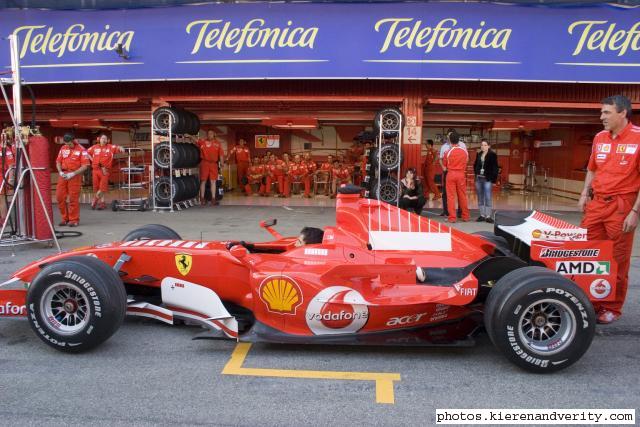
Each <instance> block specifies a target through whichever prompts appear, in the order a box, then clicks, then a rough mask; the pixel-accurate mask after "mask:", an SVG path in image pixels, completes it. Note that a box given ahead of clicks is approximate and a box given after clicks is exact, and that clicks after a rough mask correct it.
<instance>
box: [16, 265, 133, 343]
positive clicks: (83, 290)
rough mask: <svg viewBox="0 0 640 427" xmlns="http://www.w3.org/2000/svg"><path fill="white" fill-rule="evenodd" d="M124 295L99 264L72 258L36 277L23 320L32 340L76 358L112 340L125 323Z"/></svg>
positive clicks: (113, 275)
mask: <svg viewBox="0 0 640 427" xmlns="http://www.w3.org/2000/svg"><path fill="white" fill-rule="evenodd" d="M126 309H127V294H126V292H125V289H124V285H123V284H122V281H121V280H120V277H119V276H118V273H116V271H115V270H114V269H113V268H112V267H110V266H109V265H107V264H106V263H104V262H103V261H101V260H99V259H97V258H93V257H90V256H75V257H70V258H66V259H63V260H61V261H57V262H54V263H52V264H50V265H48V266H46V267H45V268H43V269H42V271H40V273H38V275H37V276H36V278H35V279H34V280H33V282H32V283H31V285H30V286H29V291H28V293H27V317H28V321H29V324H30V325H31V328H32V329H33V331H34V332H35V333H36V335H37V336H38V337H39V338H40V339H41V340H42V341H43V342H44V343H45V344H47V345H49V346H50V347H53V348H55V349H56V350H60V351H64V352H69V353H79V352H82V351H86V350H89V349H92V348H94V347H96V346H98V345H100V344H102V343H103V342H104V341H106V340H107V339H108V338H109V337H110V336H111V335H113V334H114V333H115V332H116V331H117V330H118V328H119V327H120V325H121V324H122V321H123V320H124V316H125V313H126Z"/></svg>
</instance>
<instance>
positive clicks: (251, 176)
mask: <svg viewBox="0 0 640 427" xmlns="http://www.w3.org/2000/svg"><path fill="white" fill-rule="evenodd" d="M263 180H264V166H263V165H262V160H261V159H260V157H257V156H256V157H254V158H253V164H252V165H251V166H249V169H247V185H245V186H244V195H245V196H249V195H251V194H252V193H253V189H252V188H251V185H252V184H258V194H260V195H262V194H263V193H264V181H263Z"/></svg>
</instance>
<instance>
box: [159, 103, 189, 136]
mask: <svg viewBox="0 0 640 427" xmlns="http://www.w3.org/2000/svg"><path fill="white" fill-rule="evenodd" d="M185 125H186V121H185V117H184V114H183V113H182V112H181V111H180V110H178V109H177V108H172V107H160V108H157V109H156V110H155V111H154V112H153V127H154V128H155V130H156V132H157V133H159V134H162V135H167V134H168V133H169V130H171V133H175V134H179V133H183V129H184V127H185Z"/></svg>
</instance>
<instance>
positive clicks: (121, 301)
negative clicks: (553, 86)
mask: <svg viewBox="0 0 640 427" xmlns="http://www.w3.org/2000/svg"><path fill="white" fill-rule="evenodd" d="M359 193H360V189H359V188H352V187H344V188H342V189H341V194H339V196H338V199H337V206H336V226H335V227H327V228H325V229H324V237H323V241H322V243H321V244H314V245H306V246H297V245H296V240H297V239H296V238H295V237H282V236H280V235H279V234H278V233H277V232H276V231H275V230H273V228H272V226H273V225H274V224H275V221H270V222H269V223H267V224H263V226H264V227H265V228H266V229H267V230H268V231H269V232H270V233H271V234H272V235H273V236H274V237H275V240H273V241H269V242H262V243H247V242H243V241H221V242H218V241H193V240H182V239H180V236H178V235H177V234H176V233H175V232H174V231H173V230H171V229H169V228H167V227H164V226H161V225H148V226H144V227H141V228H139V229H137V230H134V231H132V232H131V233H129V234H128V235H127V236H126V237H125V238H124V239H123V241H119V242H114V243H107V244H101V245H97V246H92V247H84V248H78V249H75V250H73V251H70V252H67V253H63V254H60V255H54V256H51V257H47V258H44V259H41V260H39V261H36V262H34V263H32V264H30V265H28V266H27V267H25V268H23V269H21V270H19V271H18V272H16V273H15V274H14V275H13V277H12V279H10V280H9V281H7V282H5V283H4V284H3V285H1V287H0V308H1V309H2V312H1V313H0V315H4V316H26V317H27V319H28V321H29V322H30V324H31V326H32V328H33V330H34V331H35V333H36V335H37V336H38V337H40V338H41V339H42V340H43V341H44V342H45V343H46V344H48V345H50V346H52V347H54V348H56V349H59V350H62V351H68V352H79V351H83V350H87V349H90V348H92V347H95V346H97V345H99V344H100V343H102V342H103V341H105V340H106V339H108V338H109V337H110V336H111V335H112V334H113V333H114V332H115V331H116V330H117V329H118V327H119V326H120V325H121V323H122V320H123V318H124V316H125V314H128V315H137V316H146V317H151V318H154V319H157V320H159V321H162V322H166V323H169V324H173V323H174V322H175V321H176V319H181V320H188V321H191V322H197V323H200V324H202V325H204V326H206V327H207V328H208V331H207V332H206V333H205V335H206V336H205V337H208V338H229V339H233V340H238V341H247V342H259V341H268V342H279V343H328V344H373V345H413V346H417V345H458V346H461V345H471V344H473V338H472V334H473V333H474V332H475V331H476V330H478V329H479V328H480V327H482V326H484V328H485V329H486V330H487V332H488V334H489V336H490V338H491V340H492V342H493V343H494V344H495V346H496V347H497V348H498V349H500V351H501V352H502V353H503V354H505V355H506V357H507V358H508V359H510V360H511V361H512V362H514V363H515V364H517V365H518V366H520V367H522V368H525V369H527V370H530V371H536V372H551V371H555V370H559V369H562V368H565V367H567V366H569V365H571V364H572V363H574V362H575V361H577V360H578V359H579V358H580V357H581V356H582V354H584V352H585V351H586V350H587V348H588V347H589V345H590V343H591V340H592V338H593V336H594V331H595V314H594V310H593V306H592V303H591V301H590V300H593V301H595V300H599V301H606V300H608V299H610V298H612V297H613V296H614V294H615V289H614V286H615V277H616V264H615V262H613V261H612V259H613V257H612V250H613V249H612V243H611V242H608V241H587V240H586V232H585V230H583V229H579V228H577V227H575V226H573V225H571V224H568V223H566V222H563V221H559V220H556V219H554V218H552V217H549V216H547V215H544V214H542V213H539V212H533V213H526V214H521V213H510V214H504V215H501V214H498V215H497V216H496V226H495V232H494V233H478V234H476V235H473V234H466V233H463V232H461V231H458V230H456V229H453V228H449V227H447V226H445V225H443V224H441V223H439V222H436V221H432V220H429V219H427V218H425V217H420V216H417V215H415V214H413V213H409V212H407V211H402V210H400V209H397V208H396V207H394V206H391V205H388V204H386V203H384V202H380V201H377V200H370V199H363V198H361V197H360V195H359Z"/></svg>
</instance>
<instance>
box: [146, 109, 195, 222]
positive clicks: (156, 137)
mask: <svg viewBox="0 0 640 427" xmlns="http://www.w3.org/2000/svg"><path fill="white" fill-rule="evenodd" d="M171 129H173V119H172V118H171V116H169V126H168V128H167V135H166V136H165V135H161V134H160V133H157V132H158V129H156V128H155V125H154V120H153V112H152V113H151V171H150V175H151V189H150V190H151V199H152V200H153V210H154V211H155V212H160V211H169V212H175V211H181V210H182V209H187V208H190V207H192V206H195V205H196V204H197V196H196V197H194V198H191V199H188V200H183V201H180V202H173V198H174V196H175V195H174V194H173V188H174V187H173V179H174V178H178V177H180V176H187V175H195V174H194V173H193V170H194V169H195V168H174V167H173V143H174V142H176V143H185V144H187V143H190V142H187V139H186V137H185V135H184V134H174V133H173V132H172V131H171ZM164 138H167V141H168V142H169V167H168V168H167V169H161V168H157V169H158V170H159V171H161V173H163V174H165V172H166V171H168V176H169V188H170V192H171V202H169V206H159V205H158V203H157V200H156V178H160V175H158V174H157V173H156V159H155V148H156V145H157V144H158V143H162V142H164ZM174 138H175V139H176V141H174ZM178 140H179V141H178ZM163 176H166V175H163Z"/></svg>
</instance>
